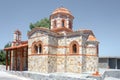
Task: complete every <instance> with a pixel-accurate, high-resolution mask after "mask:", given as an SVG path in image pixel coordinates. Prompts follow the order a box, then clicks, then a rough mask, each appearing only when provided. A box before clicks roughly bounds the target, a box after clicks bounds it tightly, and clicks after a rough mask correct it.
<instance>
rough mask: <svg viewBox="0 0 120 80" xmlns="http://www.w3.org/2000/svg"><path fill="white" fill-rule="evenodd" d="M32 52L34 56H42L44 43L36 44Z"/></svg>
mask: <svg viewBox="0 0 120 80" xmlns="http://www.w3.org/2000/svg"><path fill="white" fill-rule="evenodd" d="M31 51H32V53H33V54H41V53H42V52H43V47H42V42H41V41H38V42H34V43H33V44H32V49H31Z"/></svg>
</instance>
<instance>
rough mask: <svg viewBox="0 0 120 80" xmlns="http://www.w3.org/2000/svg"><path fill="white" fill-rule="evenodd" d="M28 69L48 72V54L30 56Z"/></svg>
mask: <svg viewBox="0 0 120 80" xmlns="http://www.w3.org/2000/svg"><path fill="white" fill-rule="evenodd" d="M28 71H33V72H41V73H48V56H43V55H42V56H28Z"/></svg>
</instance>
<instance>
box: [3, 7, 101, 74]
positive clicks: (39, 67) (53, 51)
mask: <svg viewBox="0 0 120 80" xmlns="http://www.w3.org/2000/svg"><path fill="white" fill-rule="evenodd" d="M73 19H74V16H73V15H72V14H71V12H70V11H69V10H68V9H66V8H64V7H60V8H57V9H56V10H55V11H53V13H52V14H51V15H50V21H51V26H50V29H47V28H43V27H36V28H33V29H32V30H31V31H30V32H28V40H27V41H26V42H22V41H21V40H17V41H16V42H17V44H18V45H17V44H16V42H14V43H13V44H15V45H12V47H10V48H6V49H5V50H6V51H7V52H8V54H10V53H11V54H10V55H14V54H16V53H17V51H18V50H20V51H22V53H20V52H19V54H21V56H23V55H24V54H26V57H24V59H25V60H26V61H24V60H19V61H18V62H17V61H15V60H18V56H19V55H17V56H16V57H17V58H15V59H13V58H12V57H11V62H10V66H11V70H14V67H13V66H16V67H17V66H19V65H20V68H21V69H20V70H24V69H26V68H27V70H28V71H34V72H41V73H53V72H71V73H82V72H96V71H98V48H99V42H98V41H97V39H96V37H95V35H94V33H93V32H92V30H83V29H82V30H78V31H73ZM16 35H17V34H16ZM17 36H18V37H19V35H17ZM18 41H19V42H20V43H18ZM19 46H21V47H19ZM26 50H27V52H26ZM9 51H10V52H9ZM17 54H18V53H17ZM7 57H8V56H7ZM21 58H22V59H23V57H21ZM21 58H20V59H21ZM23 62H24V63H23ZM18 63H19V64H18ZM16 67H15V69H16V70H17V68H16Z"/></svg>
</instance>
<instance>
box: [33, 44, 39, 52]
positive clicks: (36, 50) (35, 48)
mask: <svg viewBox="0 0 120 80" xmlns="http://www.w3.org/2000/svg"><path fill="white" fill-rule="evenodd" d="M37 52H38V47H37V46H36V45H34V53H37Z"/></svg>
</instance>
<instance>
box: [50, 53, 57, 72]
mask: <svg viewBox="0 0 120 80" xmlns="http://www.w3.org/2000/svg"><path fill="white" fill-rule="evenodd" d="M56 61H57V58H56V56H54V55H53V56H48V73H54V72H56V71H57V63H56Z"/></svg>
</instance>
